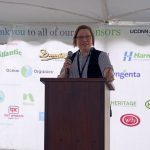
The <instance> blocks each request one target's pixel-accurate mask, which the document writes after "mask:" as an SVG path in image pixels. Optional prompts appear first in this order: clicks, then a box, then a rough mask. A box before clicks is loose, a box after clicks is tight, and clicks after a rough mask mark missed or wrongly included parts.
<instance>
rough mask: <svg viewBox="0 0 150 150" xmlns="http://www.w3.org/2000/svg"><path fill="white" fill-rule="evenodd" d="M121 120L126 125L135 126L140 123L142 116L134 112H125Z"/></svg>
mask: <svg viewBox="0 0 150 150" xmlns="http://www.w3.org/2000/svg"><path fill="white" fill-rule="evenodd" d="M120 121H121V122H122V124H124V125H125V126H129V127H133V126H137V125H138V124H139V123H140V118H139V117H138V116H136V115H134V114H125V115H123V116H122V117H121V118H120Z"/></svg>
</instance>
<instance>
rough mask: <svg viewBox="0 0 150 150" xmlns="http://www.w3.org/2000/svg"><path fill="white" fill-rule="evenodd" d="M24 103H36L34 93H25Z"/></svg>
mask: <svg viewBox="0 0 150 150" xmlns="http://www.w3.org/2000/svg"><path fill="white" fill-rule="evenodd" d="M23 103H24V104H31V105H32V104H33V103H34V97H33V95H32V94H31V93H23Z"/></svg>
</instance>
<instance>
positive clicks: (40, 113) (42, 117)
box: [39, 112, 45, 121]
mask: <svg viewBox="0 0 150 150" xmlns="http://www.w3.org/2000/svg"><path fill="white" fill-rule="evenodd" d="M44 114H45V113H44V112H39V120H40V121H44Z"/></svg>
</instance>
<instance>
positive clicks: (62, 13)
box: [0, 0, 150, 23]
mask: <svg viewBox="0 0 150 150" xmlns="http://www.w3.org/2000/svg"><path fill="white" fill-rule="evenodd" d="M0 21H1V23H4V22H5V23H32V22H33V23H36V22H37V23H43V22H45V23H46V22H47V23H49V22H53V23H58V22H59V23H62V22H63V23H67V22H68V23H69V22H70V23H71V22H72V23H81V22H88V23H106V22H111V23H112V22H114V23H119V22H132V23H133V22H144V23H148V22H150V1H149V0H142V1H140V0H138V1H137V0H75V1H72V0H3V1H0Z"/></svg>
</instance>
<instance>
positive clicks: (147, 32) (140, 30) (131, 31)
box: [130, 28, 150, 34]
mask: <svg viewBox="0 0 150 150" xmlns="http://www.w3.org/2000/svg"><path fill="white" fill-rule="evenodd" d="M149 33H150V30H149V29H140V28H139V29H131V30H130V34H149Z"/></svg>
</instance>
